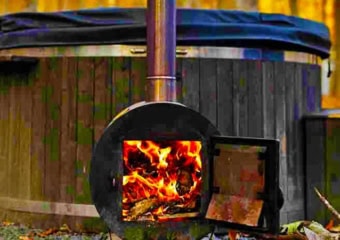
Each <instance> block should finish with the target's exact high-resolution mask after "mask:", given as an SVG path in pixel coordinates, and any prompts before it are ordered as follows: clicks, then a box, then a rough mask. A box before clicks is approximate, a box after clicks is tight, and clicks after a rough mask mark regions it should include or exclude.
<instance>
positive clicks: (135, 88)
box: [130, 57, 146, 104]
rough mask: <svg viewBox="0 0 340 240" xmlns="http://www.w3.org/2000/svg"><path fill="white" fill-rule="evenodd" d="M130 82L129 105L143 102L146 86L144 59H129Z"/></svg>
mask: <svg viewBox="0 0 340 240" xmlns="http://www.w3.org/2000/svg"><path fill="white" fill-rule="evenodd" d="M130 81H131V87H130V96H131V104H134V103H137V102H141V101H144V100H145V84H146V61H145V58H137V57H135V58H131V72H130Z"/></svg>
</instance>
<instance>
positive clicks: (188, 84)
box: [182, 58, 200, 111]
mask: <svg viewBox="0 0 340 240" xmlns="http://www.w3.org/2000/svg"><path fill="white" fill-rule="evenodd" d="M199 67H200V66H199V61H198V60H197V59H191V58H188V59H187V58H186V59H183V63H182V76H183V79H182V81H183V82H182V95H183V104H184V105H186V106H188V107H190V108H192V109H193V110H195V111H199V108H200V82H199V78H200V75H199Z"/></svg>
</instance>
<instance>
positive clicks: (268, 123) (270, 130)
mask: <svg viewBox="0 0 340 240" xmlns="http://www.w3.org/2000/svg"><path fill="white" fill-rule="evenodd" d="M262 73H263V74H262V93H263V95H262V96H263V99H262V104H263V107H262V108H263V112H262V113H263V116H262V118H263V134H262V135H263V137H265V138H274V136H275V121H274V114H275V113H274V108H275V107H274V83H275V80H276V76H275V78H274V63H273V62H269V61H268V62H267V61H266V62H263V63H262ZM283 83H284V82H283Z"/></svg>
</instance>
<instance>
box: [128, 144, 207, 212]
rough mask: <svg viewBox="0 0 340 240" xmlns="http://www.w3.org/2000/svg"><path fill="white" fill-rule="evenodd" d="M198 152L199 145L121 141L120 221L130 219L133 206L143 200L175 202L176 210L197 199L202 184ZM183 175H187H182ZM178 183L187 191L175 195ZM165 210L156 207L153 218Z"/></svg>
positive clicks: (162, 207) (165, 209) (200, 161)
mask: <svg viewBox="0 0 340 240" xmlns="http://www.w3.org/2000/svg"><path fill="white" fill-rule="evenodd" d="M201 148H202V145H201V142H199V141H167V142H161V143H155V142H152V141H138V140H129V141H124V142H123V161H124V176H123V211H122V215H123V217H126V216H128V215H129V208H131V206H132V205H133V204H134V203H136V202H138V201H141V200H143V199H149V198H157V201H159V202H163V203H166V202H167V203H168V202H176V206H179V207H180V206H183V207H185V206H187V205H189V204H190V203H191V202H192V201H194V200H195V199H197V196H199V195H200V192H201V183H202V177H201V171H202V160H201ZM183 171H186V175H185V174H183V173H182V174H181V172H183ZM186 181H187V182H186ZM188 181H189V182H190V183H188ZM179 182H181V183H183V184H186V186H189V187H190V188H189V189H188V190H187V191H185V192H178V183H179ZM167 209H168V208H167V207H166V206H165V205H161V206H157V208H156V209H153V210H152V215H153V216H161V215H163V214H165V213H166V212H167Z"/></svg>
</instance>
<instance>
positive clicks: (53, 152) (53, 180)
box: [44, 58, 62, 201]
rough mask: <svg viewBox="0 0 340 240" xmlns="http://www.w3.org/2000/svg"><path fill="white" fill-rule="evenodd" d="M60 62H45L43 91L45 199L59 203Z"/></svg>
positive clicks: (51, 59) (54, 59)
mask: <svg viewBox="0 0 340 240" xmlns="http://www.w3.org/2000/svg"><path fill="white" fill-rule="evenodd" d="M61 67H62V66H61V60H60V59H58V58H50V59H49V60H48V61H47V68H48V73H49V77H48V80H47V86H46V89H45V94H46V96H45V97H46V103H47V111H46V119H47V124H46V135H45V148H46V152H45V155H46V158H45V182H44V184H45V187H44V191H45V197H46V199H47V200H49V201H59V196H60V195H59V191H56V189H55V188H56V187H58V188H59V178H60V169H59V161H60V92H61V80H60V76H61V73H62V72H61Z"/></svg>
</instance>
